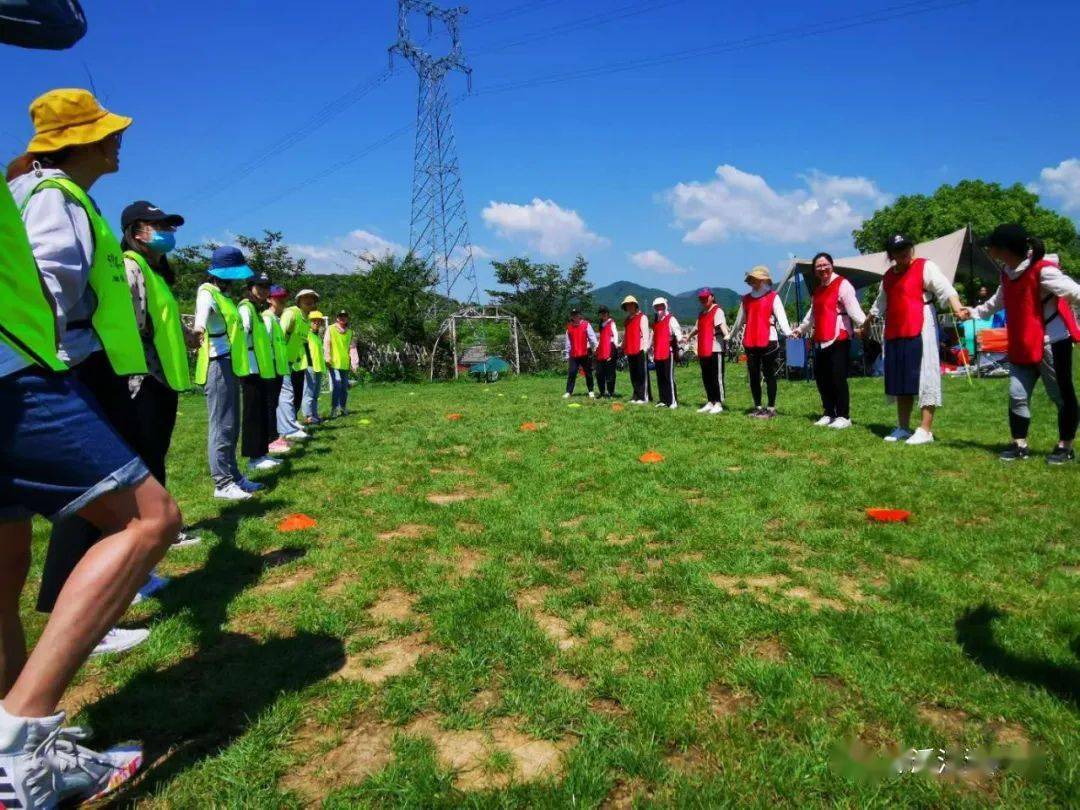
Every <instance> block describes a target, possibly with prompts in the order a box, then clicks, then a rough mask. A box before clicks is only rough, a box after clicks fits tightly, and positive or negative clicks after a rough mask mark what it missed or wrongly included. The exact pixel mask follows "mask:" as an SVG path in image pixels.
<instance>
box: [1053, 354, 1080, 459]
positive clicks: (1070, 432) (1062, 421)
mask: <svg viewBox="0 0 1080 810" xmlns="http://www.w3.org/2000/svg"><path fill="white" fill-rule="evenodd" d="M1050 351H1051V353H1052V354H1053V357H1054V373H1055V374H1056V375H1057V384H1058V390H1059V391H1061V408H1059V409H1058V437H1059V438H1060V439H1061V441H1063V442H1071V441H1072V440H1073V439H1075V438H1076V428H1077V425H1078V424H1080V404H1078V403H1077V399H1076V384H1075V383H1074V382H1073V365H1072V361H1073V345H1072V340H1069V339H1066V340H1059V341H1058V342H1057V343H1054V344H1051V346H1050Z"/></svg>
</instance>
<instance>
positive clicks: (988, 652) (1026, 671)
mask: <svg viewBox="0 0 1080 810" xmlns="http://www.w3.org/2000/svg"><path fill="white" fill-rule="evenodd" d="M1003 616H1005V613H1004V612H1003V611H1001V610H998V609H997V608H994V607H991V606H990V605H987V604H983V605H981V606H979V607H977V608H971V609H969V610H967V611H965V612H964V614H963V615H962V616H960V618H959V619H957V620H956V641H957V643H958V644H959V645H960V649H961V650H963V652H964V655H966V656H967V657H968V658H970V659H971V660H973V661H974V662H975V663H977V664H978V665H979V666H981V667H982V668H983V669H985V670H987V671H988V672H993V673H996V674H998V675H1003V676H1005V677H1007V678H1012V679H1013V680H1016V681H1021V682H1023V683H1028V684H1031V685H1032V686H1038V687H1041V688H1043V689H1045V690H1046V691H1047V692H1049V693H1050V694H1052V695H1054V696H1056V697H1058V698H1060V699H1061V700H1065V701H1069V702H1071V703H1072V704H1073V705H1074V706H1075V707H1076V708H1078V709H1080V666H1066V665H1063V664H1055V663H1053V662H1051V661H1045V660H1041V659H1037V658H1029V657H1025V656H1022V655H1015V654H1014V653H1011V652H1009V651H1008V650H1006V649H1005V648H1004V647H1002V646H1001V644H999V643H998V642H997V641H996V640H995V639H994V628H993V623H994V620H995V619H999V618H1002V617H1003ZM1071 649H1072V651H1073V654H1074V655H1076V656H1077V658H1080V637H1078V638H1075V639H1073V641H1072V644H1071Z"/></svg>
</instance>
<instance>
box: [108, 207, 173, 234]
mask: <svg viewBox="0 0 1080 810" xmlns="http://www.w3.org/2000/svg"><path fill="white" fill-rule="evenodd" d="M133 222H151V223H153V222H161V223H163V224H165V225H172V226H173V227H175V228H178V227H180V226H181V225H183V224H184V218H183V217H182V216H180V215H179V214H166V213H165V212H164V211H162V210H161V209H160V208H158V207H157V206H156V205H154V204H153V203H149V202H147V201H146V200H138V201H137V202H133V203H132V204H131V205H129V206H128V207H127V208H125V209H124V210H123V212H122V213H121V214H120V230H122V231H126V230H127V228H128V226H129V225H130V224H131V223H133Z"/></svg>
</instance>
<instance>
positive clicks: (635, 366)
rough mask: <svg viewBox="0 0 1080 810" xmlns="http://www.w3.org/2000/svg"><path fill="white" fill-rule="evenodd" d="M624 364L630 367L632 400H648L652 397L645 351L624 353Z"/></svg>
mask: <svg viewBox="0 0 1080 810" xmlns="http://www.w3.org/2000/svg"><path fill="white" fill-rule="evenodd" d="M626 365H627V366H628V367H629V369H630V384H631V385H632V386H633V388H634V393H633V397H634V400H635V401H637V402H648V401H649V400H651V399H652V382H651V380H650V377H649V360H648V358H647V357H646V356H645V352H638V353H637V354H628V355H626Z"/></svg>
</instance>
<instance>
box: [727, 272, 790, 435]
mask: <svg viewBox="0 0 1080 810" xmlns="http://www.w3.org/2000/svg"><path fill="white" fill-rule="evenodd" d="M746 283H747V284H749V285H750V292H748V293H747V294H746V295H744V296H743V297H742V303H741V304H739V312H738V314H736V315H735V325H734V326H732V327H731V332H732V334H735V335H737V334H738V333H739V327H740V326H743V325H744V324H745V325H746V331H745V332H744V333H743V349H744V350H745V351H746V371H747V374H749V375H750V394H751V396H753V398H754V409H753V410H752V411H750V412H749V414H748V415H749V416H756V417H758V418H760V419H772V418H773V417H775V416H776V361H777V360H779V359H780V336H781V335H783V336H784V337H787V336H788V335H790V334H791V327H790V326H789V325H788V319H787V313H786V312H785V311H784V302H783V301H781V300H780V296H779V295H778V294H777V292H776V290H774V289H773V288H772V275H771V274H770V273H769V268H768V267H765V266H764V265H758V266H757V267H755V268H754V269H753V270H751V271H750V272H749V273H747V274H746ZM762 374H764V375H765V390H766V393H767V394H768V397H769V406H768V407H767V408H763V407H761V377H762Z"/></svg>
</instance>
